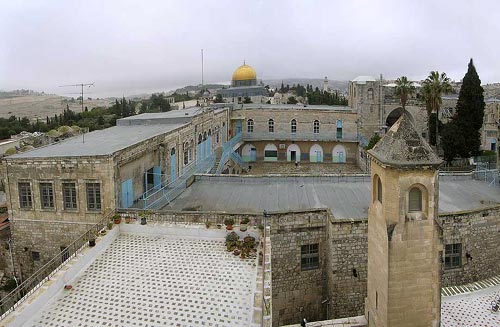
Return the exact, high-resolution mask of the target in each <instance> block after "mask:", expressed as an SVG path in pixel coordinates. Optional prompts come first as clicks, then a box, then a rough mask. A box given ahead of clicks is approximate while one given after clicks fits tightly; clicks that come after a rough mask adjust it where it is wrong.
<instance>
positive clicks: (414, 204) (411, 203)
mask: <svg viewBox="0 0 500 327" xmlns="http://www.w3.org/2000/svg"><path fill="white" fill-rule="evenodd" d="M408 211H409V212H415V211H422V191H421V190H420V189H419V188H418V187H412V188H411V189H410V193H409V196H408Z"/></svg>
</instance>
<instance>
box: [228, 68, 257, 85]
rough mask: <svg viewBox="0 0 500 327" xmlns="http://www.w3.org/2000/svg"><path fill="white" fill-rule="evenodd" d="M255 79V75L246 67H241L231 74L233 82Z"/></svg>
mask: <svg viewBox="0 0 500 327" xmlns="http://www.w3.org/2000/svg"><path fill="white" fill-rule="evenodd" d="M252 79H257V73H256V72H255V70H254V69H253V68H252V67H250V66H248V65H246V64H245V65H241V66H240V67H238V68H237V69H236V70H235V71H234V73H233V81H248V80H252Z"/></svg>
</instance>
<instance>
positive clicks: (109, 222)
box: [108, 221, 113, 230]
mask: <svg viewBox="0 0 500 327" xmlns="http://www.w3.org/2000/svg"><path fill="white" fill-rule="evenodd" d="M112 228H113V222H112V221H108V229H109V230H111V229H112Z"/></svg>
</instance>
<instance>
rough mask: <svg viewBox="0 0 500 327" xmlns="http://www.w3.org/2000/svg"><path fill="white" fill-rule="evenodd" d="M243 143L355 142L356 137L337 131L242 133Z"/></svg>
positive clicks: (352, 134) (354, 134) (355, 135)
mask: <svg viewBox="0 0 500 327" xmlns="http://www.w3.org/2000/svg"><path fill="white" fill-rule="evenodd" d="M243 140H244V141H261V140H262V141H264V140H283V141H285V140H286V141H339V142H340V141H345V142H357V141H358V136H357V134H356V133H347V132H343V133H342V134H337V131H331V132H330V131H321V132H320V133H313V132H305V133H304V132H297V133H287V132H274V133H271V132H252V133H248V132H244V133H243Z"/></svg>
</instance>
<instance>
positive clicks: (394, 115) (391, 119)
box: [385, 107, 403, 129]
mask: <svg viewBox="0 0 500 327" xmlns="http://www.w3.org/2000/svg"><path fill="white" fill-rule="evenodd" d="M402 114H403V108H401V107H399V108H396V109H394V110H392V111H391V112H390V113H389V115H388V116H387V118H386V119H385V126H387V129H389V128H391V126H392V125H394V123H395V122H396V121H397V120H398V119H399V117H401V115H402Z"/></svg>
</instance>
